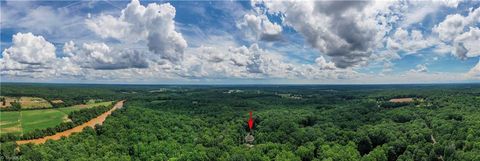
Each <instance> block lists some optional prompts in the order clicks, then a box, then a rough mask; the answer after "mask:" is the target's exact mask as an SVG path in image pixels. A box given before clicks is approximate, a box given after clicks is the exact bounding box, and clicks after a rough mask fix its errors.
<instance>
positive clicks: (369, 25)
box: [265, 1, 384, 68]
mask: <svg viewBox="0 0 480 161" xmlns="http://www.w3.org/2000/svg"><path fill="white" fill-rule="evenodd" d="M369 3H370V2H364V1H357V2H353V3H352V2H343V1H301V2H300V1H266V2H265V6H266V7H267V8H268V11H269V12H271V13H273V14H281V15H282V16H283V20H284V21H283V23H284V25H288V26H290V27H292V28H293V29H295V30H296V31H298V32H299V33H301V34H302V35H303V36H304V37H305V39H306V41H307V42H308V43H309V44H310V45H311V46H313V47H314V48H316V49H318V50H319V51H320V52H322V53H324V54H326V55H328V56H330V57H331V58H332V61H333V62H334V63H335V65H336V66H337V67H340V68H347V67H352V66H354V65H357V64H360V63H362V62H364V61H366V59H367V58H368V57H369V56H370V55H371V53H372V52H373V51H374V50H375V48H376V46H377V45H378V43H379V41H380V40H381V38H382V37H383V35H384V33H383V32H380V31H379V29H378V27H377V26H376V24H377V21H376V19H375V17H376V13H375V14H373V13H371V12H370V11H367V10H368V9H366V8H367V6H368V4H369Z"/></svg>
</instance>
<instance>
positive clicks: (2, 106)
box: [0, 96, 18, 108]
mask: <svg viewBox="0 0 480 161" xmlns="http://www.w3.org/2000/svg"><path fill="white" fill-rule="evenodd" d="M1 98H5V104H4V103H3V101H2V102H0V108H6V107H10V106H12V105H11V104H10V103H12V102H15V101H18V99H17V98H14V97H3V96H2V97H1Z"/></svg>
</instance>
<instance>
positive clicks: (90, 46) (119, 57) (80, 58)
mask: <svg viewBox="0 0 480 161" xmlns="http://www.w3.org/2000/svg"><path fill="white" fill-rule="evenodd" d="M64 52H66V53H68V54H69V55H70V57H69V58H70V60H71V61H72V62H73V63H75V64H77V65H79V66H80V67H82V68H93V69H99V70H113V69H125V68H147V67H148V65H149V64H148V62H147V57H146V56H147V55H146V54H144V53H142V52H140V51H137V50H115V49H112V48H111V47H109V46H108V45H106V44H104V43H84V44H83V45H82V46H80V47H77V46H75V44H74V43H73V42H71V41H70V42H67V43H65V45H64Z"/></svg>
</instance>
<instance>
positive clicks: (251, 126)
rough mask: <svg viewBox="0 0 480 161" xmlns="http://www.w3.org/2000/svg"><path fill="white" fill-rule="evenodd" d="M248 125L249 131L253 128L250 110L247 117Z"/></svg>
mask: <svg viewBox="0 0 480 161" xmlns="http://www.w3.org/2000/svg"><path fill="white" fill-rule="evenodd" d="M248 127H249V128H250V131H252V128H253V119H252V111H250V119H248Z"/></svg>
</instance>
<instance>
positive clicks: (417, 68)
mask: <svg viewBox="0 0 480 161" xmlns="http://www.w3.org/2000/svg"><path fill="white" fill-rule="evenodd" d="M410 72H414V73H426V72H428V68H427V66H426V65H425V64H418V65H417V66H415V69H411V70H410Z"/></svg>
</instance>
